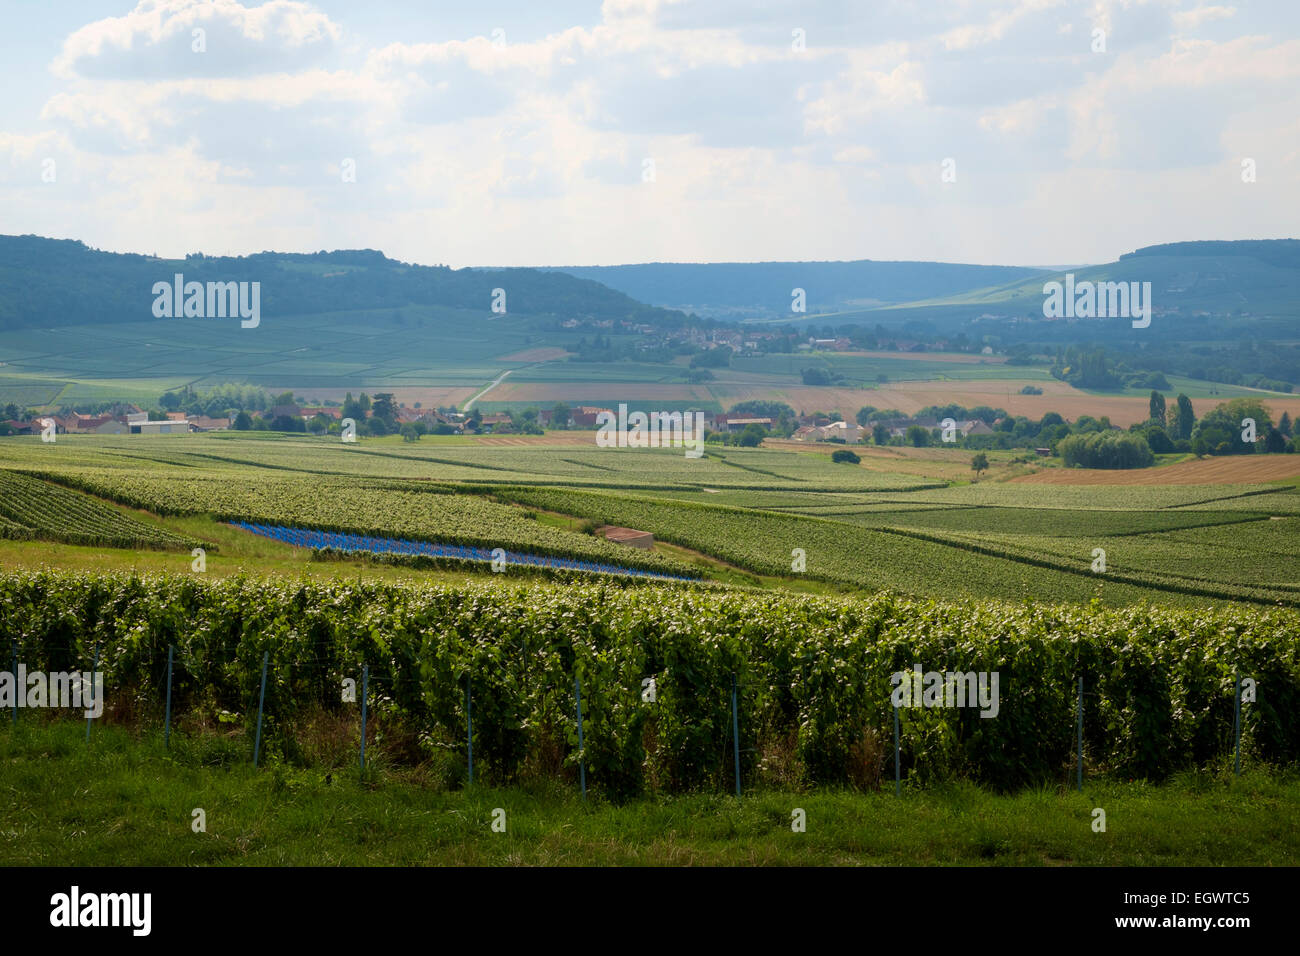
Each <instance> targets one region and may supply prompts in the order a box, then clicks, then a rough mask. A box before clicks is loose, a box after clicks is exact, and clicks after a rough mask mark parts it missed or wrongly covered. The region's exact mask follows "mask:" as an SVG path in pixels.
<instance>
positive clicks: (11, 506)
mask: <svg viewBox="0 0 1300 956" xmlns="http://www.w3.org/2000/svg"><path fill="white" fill-rule="evenodd" d="M0 538H13V539H33V538H34V539H40V540H45V541H61V542H64V543H66V544H80V545H91V546H99V547H106V548H149V549H157V550H188V549H189V548H192V547H194V545H195V544H197V542H194V541H190V540H187V539H185V538H182V537H180V536H178V535H174V534H172V533H171V532H169V531H166V530H164V529H162V528H157V527H153V526H151V525H147V524H145V523H144V522H141V521H135V520H133V519H131V518H128V517H127V516H126V515H124V514H122V513H121V512H119V511H117V510H115V509H113V508H110V507H107V506H106V505H103V504H101V503H100V502H98V501H95V500H94V499H92V498H88V497H87V496H85V495H81V494H77V493H76V492H75V491H69V490H67V489H66V488H60V487H59V486H57V485H52V484H50V483H49V482H45V481H39V480H37V479H35V478H29V477H28V476H26V475H20V474H17V473H16V472H8V471H0Z"/></svg>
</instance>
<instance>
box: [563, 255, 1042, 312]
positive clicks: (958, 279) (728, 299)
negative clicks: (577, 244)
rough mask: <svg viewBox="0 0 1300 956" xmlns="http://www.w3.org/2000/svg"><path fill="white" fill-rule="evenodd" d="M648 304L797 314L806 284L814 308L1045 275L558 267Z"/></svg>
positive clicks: (949, 267)
mask: <svg viewBox="0 0 1300 956" xmlns="http://www.w3.org/2000/svg"><path fill="white" fill-rule="evenodd" d="M554 268H555V271H559V272H565V273H567V274H569V275H571V276H576V277H578V278H582V279H592V280H595V281H596V282H600V283H602V284H604V285H607V286H609V287H610V288H611V289H617V290H619V291H620V292H623V293H626V294H627V295H629V296H631V297H632V298H634V299H637V300H639V301H641V302H648V303H650V304H651V305H658V306H663V307H665V308H673V309H682V310H685V311H690V312H695V313H697V314H699V315H702V316H710V317H714V318H725V319H740V318H745V317H749V316H756V317H760V316H761V317H770V318H776V317H786V318H789V317H791V313H790V301H791V290H793V289H796V288H799V289H803V290H804V292H805V295H806V298H807V309H808V313H813V312H835V311H843V310H845V309H853V308H861V307H874V306H879V305H887V304H897V303H902V302H911V301H914V300H916V299H934V298H939V297H943V296H951V295H956V294H958V293H961V292H967V291H969V290H972V289H982V288H986V287H988V286H993V285H1001V284H1004V283H1008V282H1013V281H1016V280H1018V279H1022V278H1025V277H1028V276H1034V275H1039V274H1041V272H1042V270H1041V269H1033V268H1028V267H1022V266H980V265H959V264H952V263H945V262H878V261H874V260H870V259H862V260H857V261H852V262H710V263H683V262H649V263H643V264H640V265H625V266H557V267H554Z"/></svg>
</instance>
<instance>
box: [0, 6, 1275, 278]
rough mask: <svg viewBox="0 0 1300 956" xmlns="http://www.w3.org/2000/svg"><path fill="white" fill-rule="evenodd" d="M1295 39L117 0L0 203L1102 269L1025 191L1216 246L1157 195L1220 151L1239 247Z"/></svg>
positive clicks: (1046, 17) (1192, 22)
mask: <svg viewBox="0 0 1300 956" xmlns="http://www.w3.org/2000/svg"><path fill="white" fill-rule="evenodd" d="M1282 9H1283V12H1284V8H1282ZM1266 12H1267V11H1266ZM413 22H414V21H413ZM484 22H485V23H490V22H493V21H492V20H490V19H487V18H485V20H484ZM499 22H505V23H507V26H509V22H510V21H509V19H508V18H505V19H502V20H500V21H499ZM1094 25H1096V26H1102V27H1103V28H1105V29H1106V30H1107V35H1108V39H1107V49H1108V52H1107V53H1105V54H1094V53H1092V52H1091V50H1090V41H1091V38H1090V34H1091V30H1092V29H1093V26H1094ZM196 28H202V29H204V30H206V43H207V52H205V53H202V54H198V53H194V52H192V50H191V43H192V31H193V30H194V29H196ZM796 28H798V29H801V30H804V31H805V34H806V37H807V48H806V49H805V50H804V51H802V52H797V51H795V50H793V49H792V48H791V43H790V38H791V31H792V30H794V29H796ZM484 29H485V30H487V31H489V33H490V27H486V26H485V27H484ZM1298 31H1300V24H1297V23H1296V22H1295V20H1294V18H1293V19H1292V20H1291V21H1287V19H1286V17H1285V15H1283V16H1281V17H1280V18H1278V17H1273V16H1271V15H1270V16H1268V17H1265V16H1263V15H1260V14H1258V13H1256V12H1254V11H1253V10H1252V8H1249V7H1246V6H1244V5H1243V6H1241V7H1240V8H1237V7H1232V6H1223V5H1207V4H1200V5H1192V4H1188V3H1180V2H1175V0H1145V2H1143V0H1122V2H1121V0H1095V2H1094V0H1011V2H1007V3H1004V4H1000V5H998V6H996V7H993V6H990V5H988V4H984V3H977V2H973V0H944V2H936V3H931V4H924V5H916V4H902V3H880V4H856V3H850V2H847V0H824V2H814V3H801V4H770V5H766V4H754V3H752V2H751V0H711V2H698V0H606V2H605V4H604V6H603V10H602V19H601V22H599V23H596V24H594V25H585V26H570V27H566V28H563V29H559V30H556V31H554V32H552V33H549V34H547V35H544V36H539V37H538V38H536V39H530V40H528V41H526V42H516V41H514V40H512V39H511V38H510V36H509V31H508V33H507V37H506V42H505V43H504V44H503V45H502V44H496V43H494V42H493V40H492V38H491V36H490V35H484V36H476V37H469V38H465V39H454V40H439V41H427V40H422V39H417V38H419V37H427V36H428V35H429V34H428V31H425V30H420V31H417V30H414V29H413V30H412V31H411V33H410V34H409V35H408V36H402V35H397V36H385V37H384V38H383V39H382V41H381V42H380V43H378V44H373V45H365V44H359V43H358V40H357V38H356V37H351V36H346V35H345V34H344V31H343V28H342V27H341V26H340V25H339V24H338V23H335V22H334V21H332V20H331V19H330V17H329V16H328V15H327V14H325V13H324V12H322V11H321V10H319V9H317V8H316V7H313V6H312V5H310V4H308V3H301V2H291V0H269V2H266V3H262V4H260V5H258V4H256V3H255V0H249V2H248V4H247V5H245V4H242V3H240V2H237V0H212V2H198V0H156V2H154V0H143V2H140V3H139V5H138V6H136V7H135V9H134V10H132V11H130V12H129V13H127V14H125V15H124V16H120V17H114V18H110V19H105V20H100V21H97V22H94V23H90V24H87V25H86V26H84V27H82V28H81V29H78V30H76V31H74V32H73V33H72V34H71V35H70V36H68V37H67V38H66V40H65V41H64V43H63V46H62V49H61V50H52V51H51V70H52V71H53V73H54V74H55V76H56V77H57V78H58V82H59V84H60V88H59V89H58V90H57V92H55V93H54V94H53V95H52V96H50V97H48V98H47V99H46V101H45V102H44V103H43V104H41V108H40V111H39V116H40V120H39V126H37V127H34V128H31V129H24V130H15V131H10V132H7V133H0V200H2V201H5V203H6V207H5V208H6V213H7V219H8V220H10V221H11V222H12V226H11V227H10V228H12V229H13V230H14V231H23V232H37V233H56V232H58V230H57V229H56V228H55V225H57V224H65V225H66V224H71V228H73V229H74V232H73V233H72V234H77V233H76V232H75V230H77V229H80V230H82V233H83V234H81V235H79V237H80V238H85V239H86V240H87V241H88V242H92V243H93V244H98V245H104V246H113V245H114V244H116V247H120V248H124V249H142V250H147V251H153V250H154V249H155V248H158V249H160V250H161V251H167V252H172V253H183V252H186V251H191V250H192V249H194V248H198V247H199V246H202V247H203V248H204V250H205V251H209V252H219V251H226V252H236V253H242V252H247V251H250V250H256V249H264V248H296V249H304V248H305V249H319V248H324V247H356V246H370V247H376V248H383V249H385V250H386V251H388V252H389V253H390V254H394V255H398V256H400V257H401V258H404V259H407V260H413V261H438V262H452V263H455V264H468V263H475V264H485V263H494V262H495V263H502V264H537V263H542V262H560V261H564V262H569V263H578V262H601V261H604V262H609V261H645V260H650V259H655V258H673V259H678V260H691V259H696V260H698V259H729V260H734V259H745V258H756V259H762V258H769V259H770V258H815V257H819V256H820V257H826V258H851V257H857V256H873V257H877V258H883V257H889V258H899V257H901V256H902V255H903V253H904V251H906V253H907V255H911V256H915V257H920V258H947V257H950V258H955V259H966V260H979V261H1004V262H1025V261H1087V260H1102V259H1105V258H1108V257H1110V256H1113V255H1114V254H1116V253H1117V252H1118V251H1121V250H1120V249H1118V248H1115V247H1112V246H1111V245H1110V244H1111V243H1114V242H1116V241H1117V236H1119V235H1122V234H1123V229H1122V228H1120V227H1118V226H1117V227H1115V228H1113V229H1112V228H1109V227H1108V228H1105V229H1092V228H1089V229H1086V230H1081V229H1079V228H1078V227H1077V224H1072V223H1071V222H1070V221H1069V220H1068V219H1065V218H1062V216H1061V215H1060V213H1059V210H1058V209H1056V208H1055V206H1054V205H1053V203H1054V202H1056V201H1057V200H1056V199H1055V198H1054V196H1053V194H1052V190H1053V189H1062V188H1104V189H1105V190H1107V191H1106V192H1105V193H1104V194H1102V198H1101V199H1097V198H1096V197H1094V199H1093V200H1092V202H1091V203H1085V204H1083V205H1084V206H1085V207H1086V214H1087V215H1088V216H1089V217H1091V218H1092V219H1096V218H1097V217H1098V216H1101V215H1104V214H1105V210H1106V209H1108V208H1111V205H1110V204H1113V208H1114V209H1116V210H1120V211H1123V210H1128V209H1131V208H1134V207H1138V208H1141V209H1143V210H1144V215H1147V216H1149V217H1151V218H1150V219H1149V221H1148V222H1147V223H1144V224H1139V225H1140V229H1139V231H1137V232H1134V231H1133V230H1134V229H1135V228H1138V227H1134V226H1132V225H1131V224H1130V225H1129V227H1128V228H1129V230H1130V231H1129V233H1128V234H1127V237H1126V238H1123V239H1122V240H1120V244H1121V245H1122V246H1123V248H1124V249H1128V248H1133V247H1135V246H1137V245H1142V244H1145V243H1146V242H1148V241H1155V239H1153V238H1152V235H1151V233H1150V232H1148V231H1142V230H1149V229H1151V228H1154V227H1153V226H1151V225H1150V224H1149V223H1155V222H1160V223H1161V224H1162V225H1161V228H1162V229H1174V228H1175V227H1183V228H1189V229H1190V228H1193V227H1195V228H1196V229H1197V230H1199V231H1197V232H1192V233H1190V234H1185V235H1181V236H1175V238H1209V237H1212V236H1214V235H1216V234H1217V232H1216V229H1227V228H1228V226H1227V225H1225V226H1222V227H1218V226H1216V224H1215V223H1214V222H1211V221H1205V220H1200V219H1195V220H1193V221H1189V217H1188V213H1187V210H1186V209H1185V208H1184V207H1185V206H1186V202H1185V198H1184V199H1181V200H1180V199H1179V198H1178V197H1177V196H1175V195H1174V194H1173V192H1172V191H1171V190H1170V189H1169V188H1168V185H1169V184H1170V183H1171V182H1176V183H1179V184H1181V185H1188V184H1191V183H1196V182H1200V181H1201V180H1198V179H1197V177H1198V176H1202V177H1204V181H1205V182H1207V183H1216V182H1218V181H1219V180H1218V179H1216V178H1215V177H1217V176H1219V174H1220V172H1221V170H1222V169H1224V168H1227V166H1228V164H1229V162H1230V160H1231V159H1232V157H1234V156H1236V155H1237V154H1239V153H1240V154H1246V153H1244V151H1245V150H1247V149H1249V150H1252V152H1251V153H1249V154H1248V155H1252V156H1254V157H1255V158H1256V160H1257V161H1258V162H1259V163H1260V167H1261V169H1264V170H1268V172H1269V176H1271V177H1272V178H1273V181H1272V184H1271V185H1269V186H1268V188H1269V189H1275V190H1277V192H1274V193H1272V194H1270V195H1271V196H1272V200H1273V202H1272V207H1271V208H1265V207H1260V208H1254V207H1252V208H1250V209H1249V210H1244V211H1242V212H1241V213H1240V217H1241V218H1240V219H1238V220H1234V219H1233V216H1234V213H1233V212H1232V211H1231V210H1232V208H1234V207H1233V206H1232V204H1231V202H1226V201H1225V202H1224V203H1219V202H1217V199H1207V201H1206V204H1207V206H1208V207H1213V208H1215V209H1220V210H1222V211H1223V214H1224V216H1225V217H1226V218H1225V222H1227V223H1236V225H1235V226H1234V227H1233V228H1245V227H1246V225H1249V227H1250V228H1260V229H1262V228H1264V227H1265V226H1267V224H1268V223H1270V222H1272V221H1274V219H1277V218H1279V217H1280V212H1279V209H1285V208H1288V206H1289V208H1292V209H1294V208H1295V207H1296V205H1297V202H1296V200H1297V195H1296V194H1297V189H1300V187H1298V186H1297V182H1300V175H1297V172H1298V167H1300V160H1298V159H1297V155H1296V153H1297V138H1298V137H1297V132H1296V120H1295V116H1296V115H1297V109H1296V99H1297V97H1296V93H1295V92H1294V91H1295V90H1296V88H1297V86H1296V80H1297V78H1298V77H1297V74H1298V73H1300V37H1298V36H1297V33H1298ZM3 69H4V68H3V66H0V70H3ZM6 80H7V84H6V87H7V88H8V89H18V88H20V86H21V83H20V78H17V77H13V76H8V77H6ZM45 152H57V153H58V155H59V156H60V157H62V158H61V159H60V168H61V169H62V168H63V164H64V163H66V164H67V166H68V169H69V170H76V175H75V176H72V175H71V173H70V176H69V178H68V179H67V181H66V183H65V184H64V186H63V187H61V188H63V191H62V192H60V193H57V194H56V195H57V196H58V197H63V198H61V199H58V200H56V201H51V194H50V193H49V191H46V192H45V193H41V192H38V189H39V186H40V184H39V182H38V181H37V180H36V179H32V176H31V174H32V171H33V170H34V169H35V167H34V166H33V164H34V163H36V162H38V161H39V158H40V156H42V155H44V153H45ZM1256 154H1258V155H1256ZM345 157H346V158H349V159H351V160H353V161H354V162H355V165H356V169H357V182H355V183H350V184H345V183H343V182H342V179H341V177H340V176H339V167H340V163H341V162H342V161H343V159H344V158H345ZM944 157H954V158H956V160H957V163H958V169H959V176H958V181H957V182H956V183H951V184H947V185H946V186H945V185H944V184H942V183H940V182H939V179H938V175H937V168H938V166H937V164H938V163H939V161H940V160H941V159H942V158H944ZM645 158H652V159H653V160H654V162H655V168H656V173H657V175H656V180H655V182H653V183H643V182H642V175H641V173H642V162H643V160H644V159H645ZM60 180H61V182H63V177H62V176H61V177H60ZM92 182H93V183H98V184H99V187H100V188H98V189H90V188H89V186H88V185H87V188H86V191H84V192H78V191H77V189H78V187H79V184H90V183H92ZM1071 183H1073V184H1076V185H1075V186H1074V187H1070V186H1069V184H1071ZM1261 185H1264V181H1263V179H1262V178H1261ZM1200 188H1206V187H1200ZM1209 188H1214V187H1213V186H1211V187H1209ZM1223 188H1224V189H1227V188H1228V187H1227V186H1226V185H1225V186H1223ZM1258 192H1260V193H1263V192H1264V190H1263V189H1261V190H1259V191H1258ZM1233 195H1234V197H1235V200H1236V201H1237V202H1238V203H1239V204H1240V199H1241V197H1240V195H1239V193H1235V194H1233ZM74 196H75V197H76V201H77V202H78V203H82V204H83V208H82V214H81V216H80V218H77V217H75V216H74V215H73V214H72V212H71V206H70V205H69V203H71V201H72V198H73V197H74ZM65 200H66V201H65ZM1288 201H1289V202H1288ZM1119 214H1120V213H1118V212H1117V213H1115V215H1117V216H1118V215H1119ZM1124 216H1127V212H1124ZM160 218H164V219H166V222H165V224H163V225H160V224H159V222H160ZM995 221H996V223H997V224H998V228H997V229H996V230H991V223H993V222H995ZM863 223H871V224H872V228H870V229H864V228H862V224H863ZM990 233H992V234H990ZM63 234H68V233H66V232H65V233H63ZM1261 234H1267V233H1261ZM927 248H928V249H929V251H928V252H927V251H926V250H927Z"/></svg>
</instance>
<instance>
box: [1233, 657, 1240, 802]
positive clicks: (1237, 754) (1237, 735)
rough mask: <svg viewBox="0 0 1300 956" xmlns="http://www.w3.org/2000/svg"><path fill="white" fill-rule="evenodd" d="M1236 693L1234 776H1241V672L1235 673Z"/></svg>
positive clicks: (1234, 709) (1234, 708)
mask: <svg viewBox="0 0 1300 956" xmlns="http://www.w3.org/2000/svg"><path fill="white" fill-rule="evenodd" d="M1234 676H1235V678H1236V680H1235V682H1234V683H1235V685H1236V689H1237V692H1236V695H1235V696H1234V698H1233V701H1232V735H1233V737H1235V738H1236V744H1235V746H1234V747H1233V754H1234V756H1233V766H1232V773H1233V775H1234V776H1237V777H1239V776H1241V672H1240V671H1238V672H1237V673H1236V674H1235V675H1234Z"/></svg>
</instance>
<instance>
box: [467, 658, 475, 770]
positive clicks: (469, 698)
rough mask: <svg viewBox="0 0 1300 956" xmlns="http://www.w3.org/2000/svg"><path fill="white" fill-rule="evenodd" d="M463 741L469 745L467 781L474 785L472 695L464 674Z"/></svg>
mask: <svg viewBox="0 0 1300 956" xmlns="http://www.w3.org/2000/svg"><path fill="white" fill-rule="evenodd" d="M465 742H466V743H467V744H468V745H469V782H470V786H473V785H474V695H473V692H472V691H471V690H470V676H469V675H468V674H466V675H465Z"/></svg>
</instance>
